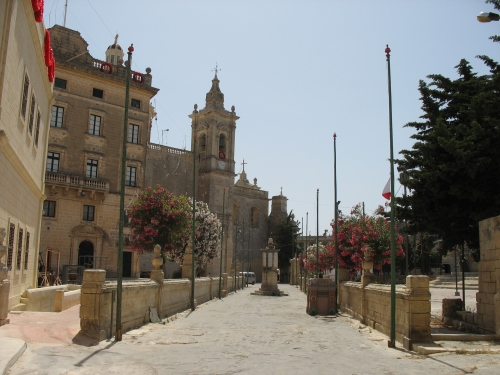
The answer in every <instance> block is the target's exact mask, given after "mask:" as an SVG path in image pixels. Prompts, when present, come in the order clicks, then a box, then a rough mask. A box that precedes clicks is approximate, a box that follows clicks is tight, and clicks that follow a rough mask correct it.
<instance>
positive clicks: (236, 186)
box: [144, 74, 286, 281]
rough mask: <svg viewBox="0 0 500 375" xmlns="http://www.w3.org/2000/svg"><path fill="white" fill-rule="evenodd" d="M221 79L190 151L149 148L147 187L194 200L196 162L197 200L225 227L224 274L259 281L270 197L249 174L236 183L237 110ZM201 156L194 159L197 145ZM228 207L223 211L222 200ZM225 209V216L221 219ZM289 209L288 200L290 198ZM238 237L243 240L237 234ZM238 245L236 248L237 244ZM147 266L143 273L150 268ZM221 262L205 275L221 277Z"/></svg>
mask: <svg viewBox="0 0 500 375" xmlns="http://www.w3.org/2000/svg"><path fill="white" fill-rule="evenodd" d="M219 83H220V81H219V79H218V77H217V74H216V75H215V77H214V79H213V80H212V86H211V88H210V90H209V92H208V93H207V94H206V102H205V107H204V108H203V109H200V110H198V106H197V105H196V104H195V106H194V110H193V112H192V113H191V114H190V115H189V118H190V119H191V150H192V151H187V150H181V149H177V148H173V147H167V146H162V145H157V144H150V145H149V147H148V151H147V160H146V185H147V186H149V185H156V184H159V185H161V186H163V187H165V188H166V189H167V190H169V191H171V192H172V193H174V194H176V195H179V194H184V195H187V196H192V195H193V167H194V158H196V199H197V200H200V201H204V202H206V203H207V204H208V207H209V209H210V210H211V211H212V212H215V213H217V215H218V217H219V219H220V220H221V221H222V220H223V222H224V244H223V250H224V252H223V259H222V271H223V272H234V264H235V261H236V263H237V269H239V270H241V267H242V264H241V262H242V261H244V268H245V270H252V271H254V272H256V275H257V280H258V281H260V273H261V267H260V266H261V261H260V250H261V249H262V248H264V247H265V246H266V243H267V238H268V233H269V231H268V213H269V208H268V205H269V203H268V201H269V199H268V192H267V191H264V190H261V189H260V188H259V187H258V186H257V179H254V183H253V184H251V183H249V181H248V179H247V175H246V172H245V169H244V165H245V164H246V163H244V162H243V172H242V173H241V174H240V177H239V179H238V181H237V182H236V183H235V182H234V179H235V177H236V176H237V175H236V174H235V165H236V161H235V160H234V151H235V142H236V120H238V119H239V117H238V116H237V115H236V112H235V107H234V106H232V107H231V111H228V110H226V109H225V108H224V94H223V93H222V92H221V90H220V87H219ZM195 139H196V141H197V143H196V155H194V152H193V151H194V142H195ZM224 196H225V203H224V205H223V197H224ZM223 209H224V216H223V215H222V212H223ZM285 209H286V198H285ZM237 231H238V234H236V232H237ZM236 241H237V243H236ZM147 266H148V265H147V262H144V267H147ZM219 270H220V262H219V261H215V262H213V263H211V264H209V265H208V266H207V267H206V270H205V274H207V275H208V274H210V275H218V274H219Z"/></svg>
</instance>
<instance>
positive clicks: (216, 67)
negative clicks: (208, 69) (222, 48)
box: [212, 62, 222, 77]
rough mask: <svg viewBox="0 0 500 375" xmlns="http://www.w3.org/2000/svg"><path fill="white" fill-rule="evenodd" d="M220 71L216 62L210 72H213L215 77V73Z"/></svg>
mask: <svg viewBox="0 0 500 375" xmlns="http://www.w3.org/2000/svg"><path fill="white" fill-rule="evenodd" d="M221 70H222V69H219V68H218V65H217V62H215V69H212V72H215V76H216V77H217V72H220V71H221Z"/></svg>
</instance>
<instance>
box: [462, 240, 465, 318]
mask: <svg viewBox="0 0 500 375" xmlns="http://www.w3.org/2000/svg"><path fill="white" fill-rule="evenodd" d="M464 247H465V246H464V244H462V303H463V305H464V311H465V250H464Z"/></svg>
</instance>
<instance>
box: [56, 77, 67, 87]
mask: <svg viewBox="0 0 500 375" xmlns="http://www.w3.org/2000/svg"><path fill="white" fill-rule="evenodd" d="M66 82H67V81H66V80H65V79H61V78H57V77H56V79H55V81H54V87H58V88H60V89H66Z"/></svg>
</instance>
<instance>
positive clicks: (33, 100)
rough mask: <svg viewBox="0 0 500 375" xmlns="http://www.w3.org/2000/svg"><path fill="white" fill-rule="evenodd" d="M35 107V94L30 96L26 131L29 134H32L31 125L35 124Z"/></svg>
mask: <svg viewBox="0 0 500 375" xmlns="http://www.w3.org/2000/svg"><path fill="white" fill-rule="evenodd" d="M35 106H36V100H35V94H31V106H30V117H29V120H28V130H29V132H30V134H33V123H34V122H35Z"/></svg>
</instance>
